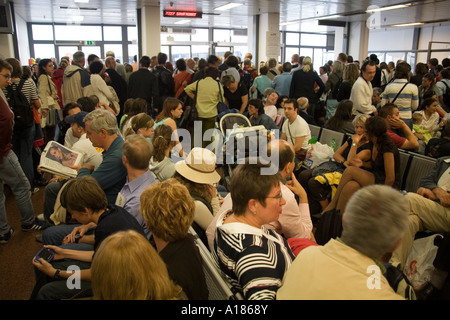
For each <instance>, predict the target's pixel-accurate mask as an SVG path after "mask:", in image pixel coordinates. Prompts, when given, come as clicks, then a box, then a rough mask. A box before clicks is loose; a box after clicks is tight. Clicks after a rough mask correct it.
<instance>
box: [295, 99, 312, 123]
mask: <svg viewBox="0 0 450 320" xmlns="http://www.w3.org/2000/svg"><path fill="white" fill-rule="evenodd" d="M297 103H298V114H299V115H300V117H302V118H303V119H305V121H306V122H307V123H308V124H312V125H314V126H316V125H317V123H316V121H314V117H313V116H311V115H310V114H309V113H308V108H309V100H308V98H306V97H300V98H298V99H297Z"/></svg>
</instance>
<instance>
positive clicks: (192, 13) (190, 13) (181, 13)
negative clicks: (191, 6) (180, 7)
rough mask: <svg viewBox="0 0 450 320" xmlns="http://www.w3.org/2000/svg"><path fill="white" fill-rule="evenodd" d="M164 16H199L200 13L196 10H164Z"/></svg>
mask: <svg viewBox="0 0 450 320" xmlns="http://www.w3.org/2000/svg"><path fill="white" fill-rule="evenodd" d="M164 17H169V18H201V17H202V13H201V12H198V11H175V10H164Z"/></svg>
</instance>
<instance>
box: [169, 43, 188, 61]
mask: <svg viewBox="0 0 450 320" xmlns="http://www.w3.org/2000/svg"><path fill="white" fill-rule="evenodd" d="M190 57H191V47H190V46H172V57H171V59H170V61H171V62H172V63H173V64H174V65H175V63H176V61H177V60H178V59H181V58H183V59H189V58H190Z"/></svg>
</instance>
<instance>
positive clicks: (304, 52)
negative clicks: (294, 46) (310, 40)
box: [299, 48, 313, 59]
mask: <svg viewBox="0 0 450 320" xmlns="http://www.w3.org/2000/svg"><path fill="white" fill-rule="evenodd" d="M299 54H300V56H305V57H310V58H311V59H312V58H313V48H300V53H299Z"/></svg>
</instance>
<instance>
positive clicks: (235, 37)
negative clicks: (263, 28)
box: [231, 30, 248, 43]
mask: <svg viewBox="0 0 450 320" xmlns="http://www.w3.org/2000/svg"><path fill="white" fill-rule="evenodd" d="M238 31H239V30H238ZM231 42H236V43H248V36H247V35H245V36H242V35H235V34H234V32H233V31H231Z"/></svg>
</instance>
